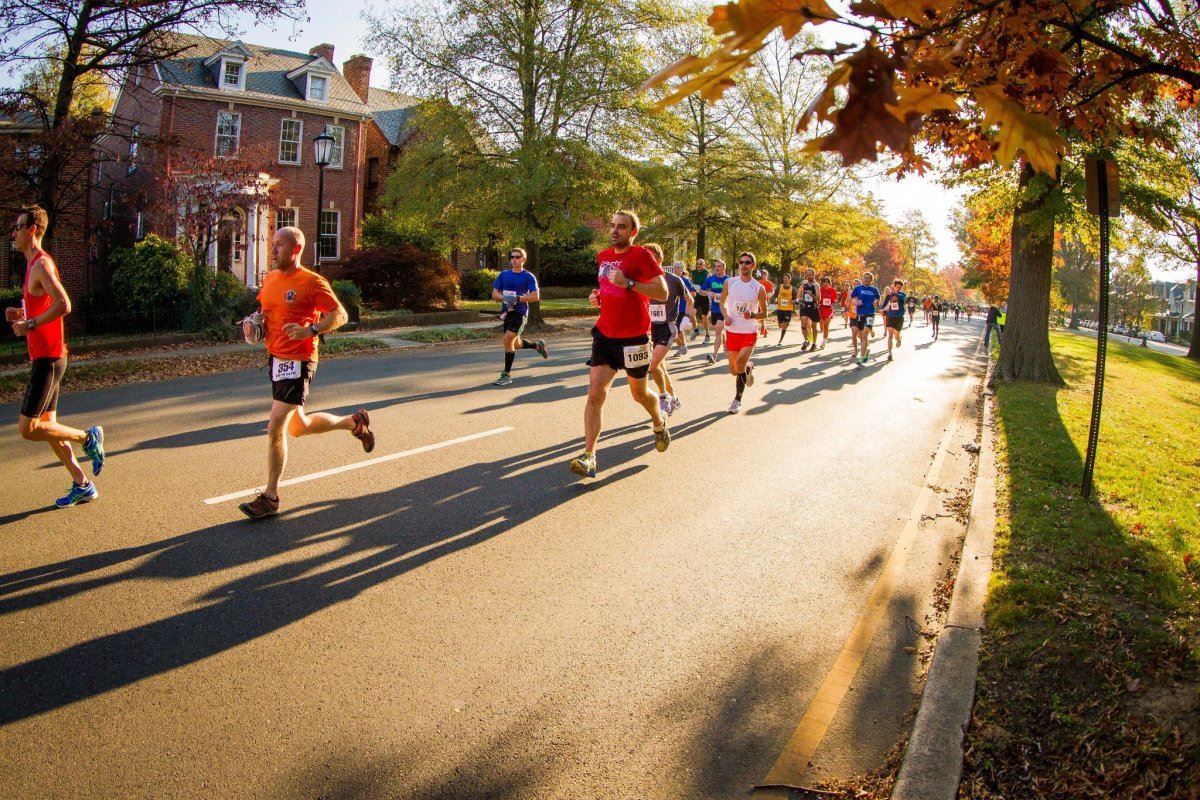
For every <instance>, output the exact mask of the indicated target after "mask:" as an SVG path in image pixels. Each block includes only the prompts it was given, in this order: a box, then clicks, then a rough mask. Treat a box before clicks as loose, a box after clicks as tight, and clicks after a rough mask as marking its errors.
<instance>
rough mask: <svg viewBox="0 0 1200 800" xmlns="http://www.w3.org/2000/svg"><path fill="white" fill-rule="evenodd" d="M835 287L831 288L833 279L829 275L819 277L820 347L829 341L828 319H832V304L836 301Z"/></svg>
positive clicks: (823, 347) (823, 346)
mask: <svg viewBox="0 0 1200 800" xmlns="http://www.w3.org/2000/svg"><path fill="white" fill-rule="evenodd" d="M837 299H838V293H837V289H835V288H833V281H832V280H830V278H829V276H826V277H824V278H821V347H820V348H819V349H821V350H824V349H825V343H826V342H828V341H829V321H830V320H831V319H833V306H834V304H835V303H837Z"/></svg>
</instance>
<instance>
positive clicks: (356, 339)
mask: <svg viewBox="0 0 1200 800" xmlns="http://www.w3.org/2000/svg"><path fill="white" fill-rule="evenodd" d="M388 347H389V345H388V344H387V343H386V342H381V341H379V340H378V339H371V338H368V337H366V336H330V337H328V338H326V339H325V343H324V344H322V345H321V355H323V356H332V355H338V354H340V353H358V352H361V351H364V350H386V349H388Z"/></svg>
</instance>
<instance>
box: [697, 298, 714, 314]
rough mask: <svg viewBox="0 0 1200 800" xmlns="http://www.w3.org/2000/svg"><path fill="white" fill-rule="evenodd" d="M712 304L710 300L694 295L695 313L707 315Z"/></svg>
mask: <svg viewBox="0 0 1200 800" xmlns="http://www.w3.org/2000/svg"><path fill="white" fill-rule="evenodd" d="M711 303H712V298H711V297H707V296H705V295H702V294H697V295H696V313H697V314H707V313H708V307H709V305H710V304H711Z"/></svg>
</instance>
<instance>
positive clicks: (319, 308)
mask: <svg viewBox="0 0 1200 800" xmlns="http://www.w3.org/2000/svg"><path fill="white" fill-rule="evenodd" d="M303 252H304V233H303V232H301V230H300V229H299V228H290V227H289V228H280V229H279V230H277V231H275V238H274V239H273V240H272V241H271V255H272V257H273V258H274V259H275V268H274V269H272V270H271V271H270V272H268V273H267V274H266V276H265V277H264V278H263V285H262V289H260V290H259V293H258V303H259V306H260V307H261V308H262V321H261V323H259V322H258V321H257V320H254V319H252V318H250V317H248V318H246V319H245V320H243V321H242V326H243V332H244V333H245V335H246V341H255V340H257V339H258V338H259V336H258V330H260V329H258V328H256V326H257V325H261V331H262V332H263V334H264V336H263V338H265V340H266V345H267V353H269V354H270V358H269V359H268V362H267V363H268V364H269V365H270V368H269V370H268V371H269V372H270V378H271V399H272V401H273V402H272V403H271V416H270V417H269V418H268V420H267V485H266V486H265V487H264V488H263V490H262V491H261V492H258V493H257V496H256V497H255V498H254V499H253V500H250V501H248V502H245V503H242V504H241V505H239V506H238V508H240V509H241V510H242V513H243V514H245V515H246V516H247V517H250V519H260V518H262V517H268V516H270V515H272V514H277V513H279V479H280V478H281V477H283V468H284V466H285V465H286V464H287V438H286V437H285V436H284V433H290V434H291V435H292V436H307V435H309V434H313V433H326V432H328V431H350V433H352V434H353V435H354V438H356V439H358V440H359V441H360V442H362V446H363V450H365V451H366V452H368V453H369V452H371V451H372V450H374V449H375V434H374V433H372V432H371V428H370V425H371V418H370V417H369V416H368V414H367V412H366V409H359V410H358V411H356V412H354V413H353V414H351V415H350V416H348V417H338V416H334V415H333V414H326V413H323V412H319V413H312V414H309V413H307V412H306V411H305V410H304V404H305V403H306V402H308V387H309V384H310V383H311V382H312V379H313V376H315V375H316V374H317V361H318V359H319V357H320V351H319V347H318V344H317V342H318V339H317V337H318V336H320V335H321V334H322V333H329V332H330V331H333V330H336V329H337V328H340V327H341V326H343V325H345V324H346V320H347V318H348V315H347V314H346V309H345V308H343V307H342V304H341V302H340V301H339V300H338V299H337V295H335V294H334V293H333V289H331V288H330V286H329V281H327V280H325V279H324V278H322V277H321V276H320V275H318V274H317V273H315V272H313V271H311V270H307V269H305V268H304V267H302V266H300V254H301V253H303Z"/></svg>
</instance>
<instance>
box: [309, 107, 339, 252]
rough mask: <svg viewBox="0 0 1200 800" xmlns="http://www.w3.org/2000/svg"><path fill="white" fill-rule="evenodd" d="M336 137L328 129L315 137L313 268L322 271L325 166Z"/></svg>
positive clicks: (331, 152) (327, 164)
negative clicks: (316, 172) (315, 177)
mask: <svg viewBox="0 0 1200 800" xmlns="http://www.w3.org/2000/svg"><path fill="white" fill-rule="evenodd" d="M334 141H335V140H334V138H333V136H331V135H330V134H329V131H328V130H324V131H321V132H320V133H319V134H317V135H316V136H314V137H313V161H315V162H316V164H317V167H318V169H319V170H320V172H319V176H320V177H318V178H317V237H316V239H315V240H314V241H313V269H314V270H315V271H316V272H318V273H319V272H320V271H321V209H322V208H323V207H324V204H325V168H326V167H328V166H329V161H330V157H331V156H332V155H333V143H334Z"/></svg>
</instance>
